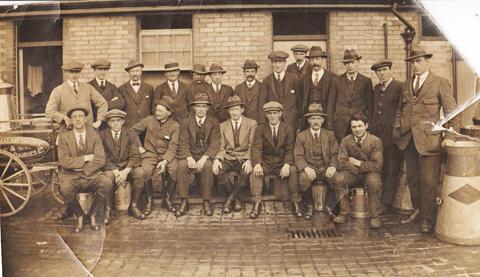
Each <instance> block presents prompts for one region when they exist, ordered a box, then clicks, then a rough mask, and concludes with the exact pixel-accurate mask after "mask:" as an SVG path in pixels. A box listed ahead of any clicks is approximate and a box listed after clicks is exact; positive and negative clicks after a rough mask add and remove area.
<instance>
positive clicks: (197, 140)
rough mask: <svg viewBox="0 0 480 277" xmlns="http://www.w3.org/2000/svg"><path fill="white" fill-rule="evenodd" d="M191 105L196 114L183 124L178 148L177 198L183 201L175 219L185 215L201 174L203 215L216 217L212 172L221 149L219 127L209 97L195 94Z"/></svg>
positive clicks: (203, 94) (186, 119)
mask: <svg viewBox="0 0 480 277" xmlns="http://www.w3.org/2000/svg"><path fill="white" fill-rule="evenodd" d="M191 105H192V106H193V112H194V113H193V114H190V115H189V116H188V117H187V118H185V119H184V120H183V121H182V128H181V132H180V142H179V146H178V155H177V157H178V184H177V192H178V197H179V198H180V199H181V203H180V207H179V208H178V209H177V212H176V214H175V215H176V216H177V217H179V216H182V215H184V214H185V212H186V211H187V209H188V191H189V187H190V185H191V184H192V183H193V182H194V181H195V175H197V176H198V175H200V184H201V186H202V198H203V212H204V213H205V215H208V216H211V215H213V212H212V206H211V204H210V199H211V198H212V188H213V178H214V177H213V170H212V161H213V159H214V158H215V157H216V155H217V153H218V151H219V149H220V127H219V123H218V120H217V119H216V118H214V117H213V116H211V115H210V114H208V109H209V106H210V105H211V103H210V100H209V99H208V96H207V94H205V93H198V94H197V95H195V98H194V99H193V101H192V103H191Z"/></svg>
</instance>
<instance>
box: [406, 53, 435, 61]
mask: <svg viewBox="0 0 480 277" xmlns="http://www.w3.org/2000/svg"><path fill="white" fill-rule="evenodd" d="M419 57H426V58H427V59H430V58H431V57H433V54H431V53H425V54H421V55H415V56H411V57H408V58H406V59H405V60H404V61H406V62H409V61H411V60H414V59H416V58H419Z"/></svg>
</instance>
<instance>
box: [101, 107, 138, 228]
mask: <svg viewBox="0 0 480 277" xmlns="http://www.w3.org/2000/svg"><path fill="white" fill-rule="evenodd" d="M126 116H127V113H126V112H124V111H121V110H118V109H113V110H110V111H108V112H107V114H106V115H105V117H106V119H107V124H108V127H107V128H105V129H104V130H102V131H101V132H100V137H101V138H102V141H103V148H104V149H105V159H106V162H105V167H104V168H103V170H104V171H105V175H107V176H108V177H109V178H110V179H111V180H112V182H113V183H114V184H115V185H117V186H126V181H127V180H130V181H132V185H133V186H132V189H133V190H132V200H131V203H130V207H129V209H128V211H129V213H130V215H131V216H133V217H135V218H137V219H145V214H144V213H143V211H142V210H140V209H139V207H138V203H139V202H140V197H141V196H142V192H143V185H144V182H145V171H144V170H143V168H141V167H140V163H141V161H142V160H141V158H140V152H139V145H138V144H137V140H136V137H135V134H134V133H133V132H132V131H131V130H129V129H127V128H125V127H123V125H124V124H125V117H126ZM111 205H112V195H108V196H107V198H106V210H105V219H104V220H105V224H108V223H109V219H110V209H111Z"/></svg>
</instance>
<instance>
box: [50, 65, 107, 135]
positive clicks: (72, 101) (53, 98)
mask: <svg viewBox="0 0 480 277" xmlns="http://www.w3.org/2000/svg"><path fill="white" fill-rule="evenodd" d="M62 69H63V73H64V74H65V78H66V81H65V82H63V84H61V85H59V86H58V87H56V88H54V89H53V91H52V93H51V94H50V98H49V99H48V102H47V106H46V107H45V114H46V116H47V118H49V119H52V120H53V121H55V122H58V123H61V124H62V126H63V127H70V126H71V123H72V121H71V118H70V117H69V116H68V115H67V112H68V111H69V110H71V109H72V108H73V107H76V106H82V107H85V108H86V109H87V114H86V115H85V116H86V117H87V124H88V125H91V126H93V127H94V128H98V127H100V125H101V124H102V120H104V118H105V113H106V112H107V109H108V105H107V101H105V99H104V98H103V96H102V95H101V94H100V93H98V91H96V90H95V89H94V88H93V87H92V86H91V85H89V84H86V83H81V82H79V81H78V79H79V78H80V72H81V71H82V69H83V64H82V63H79V62H71V63H67V64H64V65H62ZM92 103H93V104H94V105H95V108H96V110H97V118H96V121H95V122H93V116H92Z"/></svg>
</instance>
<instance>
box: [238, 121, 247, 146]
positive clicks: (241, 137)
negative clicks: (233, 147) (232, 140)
mask: <svg viewBox="0 0 480 277" xmlns="http://www.w3.org/2000/svg"><path fill="white" fill-rule="evenodd" d="M247 124H248V122H247V120H246V117H243V119H242V124H241V125H240V132H239V134H238V142H239V143H240V145H242V142H243V141H244V140H245V139H246V138H247V136H248V134H247V127H248V126H247Z"/></svg>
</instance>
